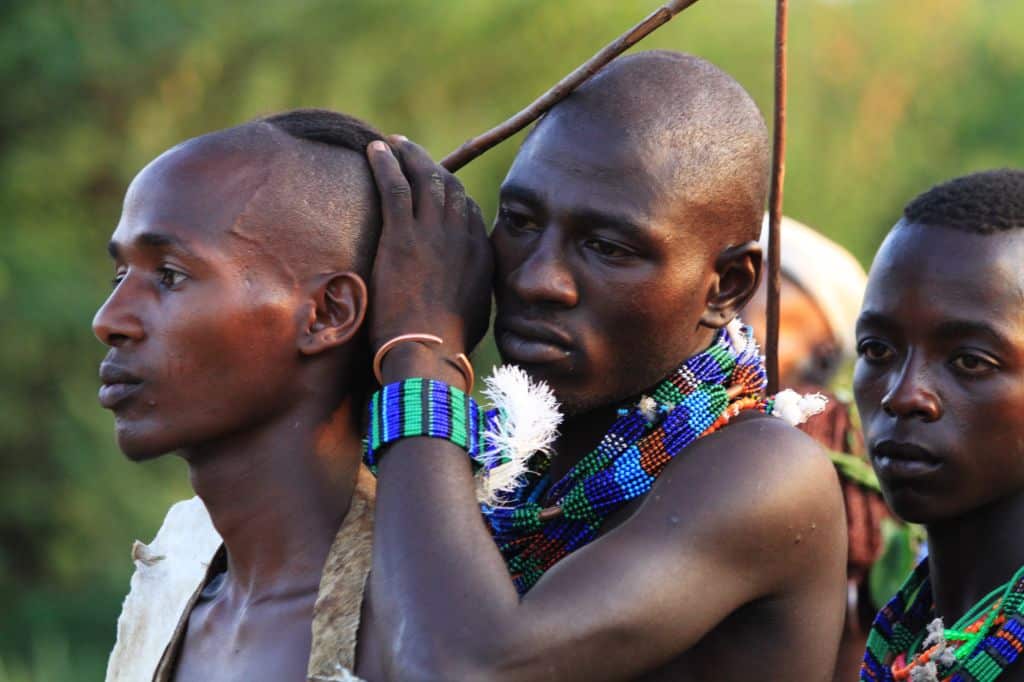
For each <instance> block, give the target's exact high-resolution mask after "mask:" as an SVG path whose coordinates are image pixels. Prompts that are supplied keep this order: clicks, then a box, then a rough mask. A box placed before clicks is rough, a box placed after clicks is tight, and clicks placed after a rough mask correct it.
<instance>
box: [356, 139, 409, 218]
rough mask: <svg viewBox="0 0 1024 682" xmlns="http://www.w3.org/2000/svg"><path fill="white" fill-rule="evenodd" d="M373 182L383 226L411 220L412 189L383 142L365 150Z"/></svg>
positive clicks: (373, 144)
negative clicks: (377, 193)
mask: <svg viewBox="0 0 1024 682" xmlns="http://www.w3.org/2000/svg"><path fill="white" fill-rule="evenodd" d="M366 156H367V159H368V160H369V162H370V169H371V170H372V171H373V180H374V182H376V183H377V191H378V192H380V200H381V214H382V217H383V219H384V224H385V225H396V224H402V223H404V222H408V221H410V220H411V219H412V189H411V188H410V186H409V182H408V181H407V180H406V179H405V175H404V174H403V173H402V167H401V165H400V164H399V163H398V159H397V158H396V157H395V155H394V154H392V153H391V150H390V149H388V146H387V145H386V144H384V143H383V142H380V141H379V140H378V141H374V142H371V143H370V145H369V146H368V147H367V149H366Z"/></svg>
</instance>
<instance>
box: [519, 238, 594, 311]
mask: <svg viewBox="0 0 1024 682" xmlns="http://www.w3.org/2000/svg"><path fill="white" fill-rule="evenodd" d="M508 285H509V286H510V287H511V289H512V291H513V292H514V293H515V294H516V296H517V297H518V298H519V299H520V300H521V301H523V302H526V303H535V304H544V303H547V304H554V305H557V306H561V307H566V308H571V307H573V306H575V305H576V303H577V302H578V301H579V291H578V290H577V287H576V282H575V280H574V278H573V275H572V272H571V270H570V269H569V267H568V265H567V263H566V262H565V254H564V253H563V252H562V248H561V244H560V238H559V235H558V230H554V229H547V230H544V231H543V232H542V233H541V234H540V235H539V237H537V238H536V239H534V241H533V243H532V244H531V245H530V250H529V252H528V253H527V254H526V257H525V258H524V259H523V260H522V261H521V262H520V263H519V264H518V265H517V266H516V267H515V269H513V270H512V271H511V272H510V273H509V275H508Z"/></svg>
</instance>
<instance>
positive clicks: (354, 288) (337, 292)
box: [299, 272, 368, 355]
mask: <svg viewBox="0 0 1024 682" xmlns="http://www.w3.org/2000/svg"><path fill="white" fill-rule="evenodd" d="M312 296H313V301H312V303H313V306H312V308H311V310H310V314H309V317H308V319H307V320H306V323H305V328H304V329H303V330H302V334H301V337H300V339H299V350H300V351H301V352H302V353H303V354H304V355H316V354H317V353H322V352H324V351H325V350H330V349H331V348H336V347H338V346H341V345H344V344H346V343H348V342H349V341H350V340H351V339H352V337H354V336H355V335H356V333H358V331H359V330H360V329H361V328H362V326H363V321H364V320H365V319H366V306H367V302H368V296H367V293H366V283H365V282H364V281H363V278H362V277H360V276H359V275H357V274H356V273H354V272H340V273H333V274H331V275H330V276H328V277H327V278H325V279H322V280H321V281H320V282H319V284H318V285H317V287H316V289H315V290H314V291H313V292H312Z"/></svg>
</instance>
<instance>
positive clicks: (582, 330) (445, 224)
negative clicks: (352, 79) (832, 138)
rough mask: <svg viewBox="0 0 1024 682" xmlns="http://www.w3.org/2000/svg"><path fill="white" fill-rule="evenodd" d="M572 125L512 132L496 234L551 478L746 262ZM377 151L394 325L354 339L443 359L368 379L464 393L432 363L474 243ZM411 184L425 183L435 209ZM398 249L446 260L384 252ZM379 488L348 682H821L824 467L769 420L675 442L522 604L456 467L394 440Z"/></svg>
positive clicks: (511, 352)
mask: <svg viewBox="0 0 1024 682" xmlns="http://www.w3.org/2000/svg"><path fill="white" fill-rule="evenodd" d="M575 123H576V125H572V126H566V127H558V126H555V125H553V124H551V123H550V121H549V122H548V124H546V125H547V127H544V126H545V124H542V127H541V128H539V129H538V130H537V131H536V132H534V133H533V134H532V135H531V137H530V139H529V140H528V141H527V143H526V144H525V145H524V148H523V149H522V150H521V151H520V153H519V156H518V157H517V160H516V162H515V164H514V166H513V168H512V170H511V171H510V173H509V176H508V178H507V179H506V182H505V184H504V186H503V191H502V201H501V205H502V208H501V211H502V212H501V214H500V215H499V218H498V222H497V224H496V226H495V231H494V236H493V244H494V253H495V256H496V266H497V267H496V274H495V277H494V280H495V283H496V287H495V288H496V295H497V301H498V314H497V323H496V330H497V333H496V337H497V340H498V343H499V349H500V350H501V352H502V354H503V356H504V358H505V359H506V360H509V361H514V362H518V363H519V364H522V365H523V366H524V367H525V368H526V369H527V370H528V371H529V373H530V374H531V375H533V376H534V377H537V378H543V379H545V380H546V381H548V382H549V383H550V385H551V386H552V387H553V388H554V390H555V392H556V395H557V396H558V397H559V399H560V400H561V401H562V402H563V404H564V405H565V406H566V410H567V412H568V413H569V418H568V419H567V421H566V422H565V423H564V424H563V428H562V429H561V436H560V438H559V439H558V442H557V443H556V451H557V455H556V457H555V459H554V463H553V475H554V476H556V477H557V476H558V475H559V474H560V472H563V471H565V470H566V469H568V467H570V466H571V465H572V464H573V463H574V462H576V461H578V460H579V458H580V457H582V456H583V455H584V454H586V452H587V451H589V449H590V448H592V447H593V445H595V444H596V441H597V438H599V437H600V434H601V433H603V431H604V430H605V429H606V428H607V426H608V425H609V424H610V422H611V419H612V417H613V415H614V409H615V408H616V407H617V406H618V405H619V404H621V401H623V400H626V399H629V398H630V397H632V396H635V395H636V393H638V392H639V391H641V390H643V389H646V388H648V387H650V386H651V385H652V384H654V383H656V382H657V381H658V380H659V379H660V378H661V377H662V376H664V375H665V374H667V373H668V372H669V371H670V370H671V369H672V368H674V367H675V366H676V365H677V364H678V363H679V362H680V360H681V359H682V358H683V357H686V356H687V355H692V354H694V353H696V352H699V351H701V350H703V349H704V348H705V347H706V346H707V345H708V343H709V342H710V340H711V339H712V338H713V334H714V332H715V329H716V328H718V327H721V326H722V325H724V324H726V323H727V322H728V321H729V320H730V319H732V317H733V316H734V315H735V312H736V310H737V309H738V308H739V307H740V306H741V305H742V304H743V303H744V302H745V301H746V300H747V299H748V298H749V297H750V295H751V294H752V293H753V290H754V287H755V286H756V282H757V278H758V272H759V268H760V252H759V248H758V246H757V244H756V242H752V241H749V240H741V241H740V242H739V243H735V242H734V243H731V244H730V243H723V242H722V240H723V239H727V238H728V236H729V233H728V230H723V229H716V228H720V227H721V225H720V224H719V223H717V222H715V221H714V220H713V218H714V217H715V214H714V211H713V210H712V209H710V208H708V207H707V206H705V205H702V204H695V203H691V202H687V201H685V200H681V199H679V198H678V197H677V196H676V195H673V194H670V193H669V187H670V186H671V185H672V183H670V182H667V181H666V180H665V177H664V176H662V175H659V173H661V172H662V169H663V164H662V163H661V161H663V159H655V160H651V159H648V158H647V157H645V156H644V155H642V154H637V153H635V151H634V152H631V151H630V149H629V146H628V145H624V144H618V145H617V144H615V143H614V142H611V141H609V140H608V137H609V136H607V135H605V136H596V135H592V133H593V131H588V130H587V128H586V125H584V123H583V122H581V121H576V122H575ZM395 147H396V149H397V150H398V154H399V156H400V159H401V164H402V165H401V166H400V165H399V160H398V159H396V158H395V157H394V156H393V155H392V154H391V152H389V151H388V150H387V149H386V148H382V147H378V146H376V145H371V147H370V150H369V158H370V162H371V166H372V167H373V170H374V174H375V178H376V180H377V183H378V187H379V188H380V190H381V195H382V197H384V202H383V206H384V223H385V226H384V231H383V234H382V241H381V246H380V249H379V251H378V263H377V265H376V266H375V270H377V269H378V268H381V260H380V259H381V258H388V260H387V261H386V268H384V269H383V270H382V271H383V272H386V273H387V280H386V281H385V279H384V278H382V277H380V278H376V279H374V282H373V291H374V299H373V301H374V306H375V312H379V311H381V310H382V309H384V310H386V311H387V314H386V316H382V318H381V319H386V320H388V321H389V323H390V324H378V320H377V319H374V320H371V330H372V336H373V338H374V339H378V340H383V339H385V338H390V337H391V336H394V335H397V334H400V333H408V332H413V331H419V332H424V331H427V332H430V333H435V334H438V335H440V336H442V338H444V339H445V340H446V344H445V346H443V347H440V348H438V347H435V346H430V347H427V346H423V345H420V344H415V343H409V344H403V345H402V346H399V347H398V348H396V349H395V350H394V351H392V352H391V353H389V354H388V355H387V357H386V358H385V361H384V379H385V381H387V382H391V381H397V380H400V379H404V378H407V377H412V376H427V377H434V378H438V379H442V380H444V381H448V382H449V383H453V384H455V385H460V386H462V385H464V383H463V380H462V378H461V376H460V375H459V374H458V372H456V371H454V369H453V368H452V367H451V365H450V363H448V362H447V360H446V358H447V357H450V356H451V354H452V353H455V352H461V351H464V350H466V349H467V348H470V347H472V344H473V342H475V340H476V337H475V336H474V334H472V333H467V330H475V329H478V328H479V325H480V322H481V320H483V319H486V318H485V317H484V312H485V310H486V309H481V308H478V307H474V306H469V305H467V303H468V299H469V298H471V296H469V295H468V294H467V292H468V291H470V290H474V289H475V290H481V289H482V290H486V288H487V287H488V286H489V284H490V282H491V273H490V270H489V263H490V258H491V256H490V251H489V249H488V244H487V241H486V237H485V232H484V227H483V224H482V221H481V220H480V218H479V216H478V214H477V213H476V212H475V211H474V210H473V209H472V206H467V208H466V209H465V210H463V209H462V208H461V204H462V202H463V201H464V200H463V199H461V198H459V197H461V196H462V195H461V188H459V187H458V186H457V181H456V180H455V179H454V178H452V177H451V176H448V175H445V174H444V172H443V171H442V170H441V169H439V168H438V167H437V166H435V165H434V164H433V163H432V162H431V161H430V159H429V157H428V156H427V155H426V154H425V153H424V152H423V151H422V150H421V149H419V148H418V147H416V146H415V145H413V144H411V143H408V142H402V141H396V144H395ZM653 161H657V163H655V162H653ZM624 166H625V167H628V168H630V170H631V172H630V173H609V172H606V171H607V170H608V169H613V168H616V167H618V168H621V167H624ZM403 168H404V175H403V170H402V169H403ZM431 176H436V177H441V178H444V183H443V186H444V188H445V190H446V191H445V192H444V193H443V195H442V193H441V192H439V191H438V188H439V187H440V185H441V183H438V182H436V181H435V182H434V183H433V185H432V183H431V180H430V178H431ZM410 186H411V188H412V190H411V191H410V190H409V187H410ZM431 186H433V187H434V188H435V190H434V191H433V192H431V191H430V189H429V188H430V187H431ZM452 203H454V204H456V208H455V209H454V210H452V209H450V205H451V204H452ZM453 216H454V217H453ZM624 216H628V218H626V219H624ZM759 217H760V216H759V209H758V211H757V212H755V215H754V218H753V220H754V221H755V222H756V223H759ZM680 225H685V226H686V227H685V228H683V229H681V228H680V227H679V226H680ZM701 226H706V227H703V228H702V227H701ZM412 239H415V240H416V241H417V242H418V243H420V244H433V245H438V244H439V245H442V246H431V247H429V248H424V249H422V250H421V251H419V252H417V253H418V254H419V256H418V257H416V258H412V257H411V254H410V255H408V256H403V257H402V258H393V259H392V258H390V256H389V255H388V254H390V253H392V250H393V249H398V248H400V245H401V244H404V243H407V242H408V241H409V240H412ZM431 253H437V254H441V255H439V256H432V255H430V254H431ZM398 273H402V274H401V276H399V275H398ZM442 276H443V277H447V278H449V279H450V280H452V281H454V282H457V284H458V286H457V287H453V289H452V293H451V295H450V296H449V297H448V298H446V299H437V298H433V299H429V300H428V299H426V298H425V297H423V296H419V295H417V293H416V292H414V291H408V290H407V289H408V288H405V289H404V290H403V291H402V292H399V290H398V288H397V287H396V282H401V281H425V280H432V279H434V278H441V277H442ZM377 287H381V288H380V289H377ZM638 291H639V292H643V293H642V294H638V293H637V292H638ZM435 295H436V294H435ZM444 320H451V321H453V323H452V324H451V326H446V324H445V323H443V322H440V323H439V321H444ZM637 356H640V357H637ZM379 484H380V487H379V490H378V507H377V516H376V524H377V525H376V530H375V546H374V572H373V574H372V576H371V580H370V604H371V608H369V609H368V612H369V613H367V614H366V618H365V620H364V622H363V623H364V624H363V630H362V633H361V640H360V647H361V648H360V657H359V669H358V671H357V672H359V673H360V674H361V675H362V676H364V677H366V678H368V679H374V680H377V679H400V680H419V679H443V680H453V679H488V680H535V679H557V680H605V679H608V680H611V679H673V680H748V679H750V676H751V668H750V666H751V665H755V663H753V662H754V661H756V662H757V663H756V665H757V666H758V667H759V669H766V670H773V671H776V672H777V673H778V677H777V678H778V679H799V680H827V679H831V674H832V664H833V660H834V655H835V646H836V644H837V642H838V638H839V633H840V630H841V625H842V613H843V608H844V604H845V597H844V588H845V526H844V524H843V510H842V500H841V497H840V494H839V490H838V487H837V485H836V481H835V474H834V471H833V469H832V466H831V464H830V463H829V461H828V460H827V459H826V458H824V457H822V456H821V454H820V451H819V450H818V448H817V446H816V445H815V444H814V443H813V441H811V440H810V439H808V438H807V437H805V436H804V435H803V434H801V433H799V432H798V431H796V430H795V429H792V428H790V427H788V426H786V425H785V424H783V423H782V422H780V421H778V420H775V419H772V418H768V417H764V416H760V415H751V416H748V417H741V418H739V419H737V420H736V421H735V422H734V423H733V424H732V425H730V426H729V427H728V428H726V429H723V430H722V431H720V432H718V433H716V434H714V435H711V436H709V437H706V438H704V439H701V440H699V441H697V442H696V443H695V444H693V445H691V446H690V447H689V448H688V449H687V450H686V456H685V457H679V458H677V459H676V460H674V461H673V462H671V463H670V464H669V465H668V467H667V468H666V469H665V471H664V473H663V474H662V476H661V477H660V478H659V479H658V481H657V482H656V483H655V485H654V488H653V489H652V490H651V492H650V493H649V494H648V495H646V497H644V498H643V499H642V500H640V501H639V502H638V503H636V504H633V505H631V506H627V507H626V508H623V509H621V510H620V511H618V512H617V513H615V514H614V515H613V516H612V517H610V518H609V519H608V520H607V521H606V523H605V525H604V527H603V528H602V531H601V536H600V537H599V538H598V539H597V540H595V541H594V542H592V543H591V544H590V545H588V546H586V547H584V548H583V549H581V550H579V551H577V552H575V553H573V554H571V555H569V556H568V557H567V558H565V559H564V560H562V561H561V562H560V563H559V564H557V565H556V566H555V567H554V568H553V569H552V570H550V571H549V572H548V573H547V574H546V575H545V576H544V577H543V578H542V579H541V580H540V582H539V583H538V584H537V585H536V586H535V587H534V588H533V589H532V590H531V591H530V592H529V593H527V594H526V595H525V597H523V598H522V599H520V598H519V596H518V595H517V594H516V592H515V589H514V587H513V584H512V581H511V580H510V578H509V575H508V571H507V569H506V568H505V565H504V562H503V560H502V558H501V556H500V554H499V553H498V551H497V549H496V547H495V545H494V542H493V541H492V539H491V537H490V535H489V533H488V531H487V529H486V528H485V526H484V524H483V522H482V521H481V518H480V514H479V509H478V507H477V505H476V502H475V498H474V493H473V489H474V486H473V481H472V477H471V471H470V466H469V462H468V460H467V458H466V455H465V452H464V451H461V450H460V449H458V448H457V447H455V446H454V445H452V444H450V443H448V442H445V441H441V440H435V439H406V440H402V441H398V442H397V443H395V444H393V445H392V446H390V448H389V449H388V451H387V453H386V456H385V457H384V459H383V462H382V464H381V466H380V470H379ZM807 642H813V643H814V644H813V645H811V646H806V645H805V644H804V643H807ZM797 647H798V648H799V655H793V653H794V648H797ZM737 648H740V649H741V650H742V651H743V652H744V655H743V656H737V655H736V651H737Z"/></svg>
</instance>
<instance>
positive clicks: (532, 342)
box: [494, 318, 572, 365]
mask: <svg viewBox="0 0 1024 682" xmlns="http://www.w3.org/2000/svg"><path fill="white" fill-rule="evenodd" d="M494 326H495V340H496V341H497V343H498V348H499V349H500V350H501V354H502V356H503V357H504V358H505V359H507V360H510V361H512V362H515V363H517V364H526V365H531V364H534V365H535V364H546V363H552V362H558V361H560V360H564V359H566V358H567V357H568V356H569V354H570V353H571V352H572V340H571V338H570V337H569V335H568V334H566V333H565V332H563V331H562V330H560V329H558V328H557V327H553V326H551V325H549V324H547V323H545V322H540V321H531V320H524V319H521V318H502V319H499V320H498V321H497V322H496V323H495V325H494Z"/></svg>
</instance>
